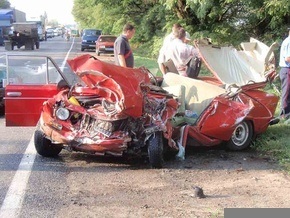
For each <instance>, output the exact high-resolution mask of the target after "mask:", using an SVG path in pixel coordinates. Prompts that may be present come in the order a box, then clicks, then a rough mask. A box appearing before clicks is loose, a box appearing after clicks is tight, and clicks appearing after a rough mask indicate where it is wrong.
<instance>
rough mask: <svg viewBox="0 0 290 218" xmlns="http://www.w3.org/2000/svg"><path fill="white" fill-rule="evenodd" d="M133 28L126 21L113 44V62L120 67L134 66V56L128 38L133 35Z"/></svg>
mask: <svg viewBox="0 0 290 218" xmlns="http://www.w3.org/2000/svg"><path fill="white" fill-rule="evenodd" d="M134 34H135V28H134V26H133V25H132V24H129V23H127V24H126V25H125V26H124V27H123V33H122V34H121V35H120V36H119V37H118V38H117V39H116V41H115V44H114V56H115V64H116V65H119V66H122V67H131V68H133V67H134V56H133V52H132V50H131V47H130V44H129V40H130V39H131V38H132V37H133V36H134Z"/></svg>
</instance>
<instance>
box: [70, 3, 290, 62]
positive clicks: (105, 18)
mask: <svg viewBox="0 0 290 218" xmlns="http://www.w3.org/2000/svg"><path fill="white" fill-rule="evenodd" d="M289 11H290V1H287V0H242V1H241V0H74V8H73V12H72V13H73V15H74V17H75V20H76V21H77V22H78V23H79V24H80V26H81V27H83V28H85V27H95V28H99V29H102V30H103V32H105V33H110V34H120V33H121V29H122V27H123V25H124V24H125V23H126V22H131V23H133V24H134V25H135V26H136V30H137V31H136V35H135V37H134V38H133V41H132V44H133V45H134V46H136V47H142V46H143V47H144V48H146V49H144V50H146V53H147V56H149V57H150V56H151V57H154V56H156V54H157V53H158V50H159V48H160V46H161V43H162V40H163V37H164V35H165V34H166V33H168V32H170V31H171V26H172V24H173V23H175V22H179V23H181V24H182V25H183V26H184V27H185V29H186V30H187V31H188V32H189V33H190V34H191V35H192V38H200V37H209V38H211V39H212V40H213V42H215V43H220V44H232V45H234V46H235V45H238V44H239V43H240V42H241V41H245V40H248V39H249V37H255V38H258V39H259V40H262V41H264V42H265V43H268V44H271V43H273V41H282V39H283V38H284V37H285V35H286V29H287V27H290V13H289Z"/></svg>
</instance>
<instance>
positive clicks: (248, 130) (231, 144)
mask: <svg viewBox="0 0 290 218" xmlns="http://www.w3.org/2000/svg"><path fill="white" fill-rule="evenodd" d="M252 137H253V125H252V123H251V122H250V121H243V122H241V123H240V124H239V125H238V126H237V127H236V128H235V130H234V132H233V134H232V137H231V139H230V140H229V141H228V142H227V143H226V146H227V148H228V149H230V150H232V151H240V150H244V149H246V148H248V147H249V146H250V144H251V141H252Z"/></svg>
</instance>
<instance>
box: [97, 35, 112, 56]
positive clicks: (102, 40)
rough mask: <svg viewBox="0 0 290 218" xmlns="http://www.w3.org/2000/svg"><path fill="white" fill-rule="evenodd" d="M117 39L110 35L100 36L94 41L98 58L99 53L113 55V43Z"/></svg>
mask: <svg viewBox="0 0 290 218" xmlns="http://www.w3.org/2000/svg"><path fill="white" fill-rule="evenodd" d="M116 39H117V37H116V36H112V35H100V36H99V38H98V40H97V41H96V53H97V55H98V56H100V54H101V53H107V54H114V43H115V40H116Z"/></svg>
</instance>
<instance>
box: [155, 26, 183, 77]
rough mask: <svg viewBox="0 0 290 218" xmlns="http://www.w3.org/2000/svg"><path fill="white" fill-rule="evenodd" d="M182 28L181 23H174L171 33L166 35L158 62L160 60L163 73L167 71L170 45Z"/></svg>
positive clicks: (159, 64)
mask: <svg viewBox="0 0 290 218" xmlns="http://www.w3.org/2000/svg"><path fill="white" fill-rule="evenodd" d="M180 28H181V25H180V24H179V23H175V24H173V26H172V31H171V33H170V34H168V35H167V36H166V37H165V39H164V41H163V45H162V47H161V49H160V51H159V56H158V59H157V62H158V66H159V69H160V71H161V73H162V74H163V75H164V74H165V73H166V66H165V64H164V63H165V62H166V61H168V57H167V56H166V53H167V50H168V47H169V46H170V44H171V42H172V41H173V40H174V39H175V38H176V36H177V34H178V30H179V29H180Z"/></svg>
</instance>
